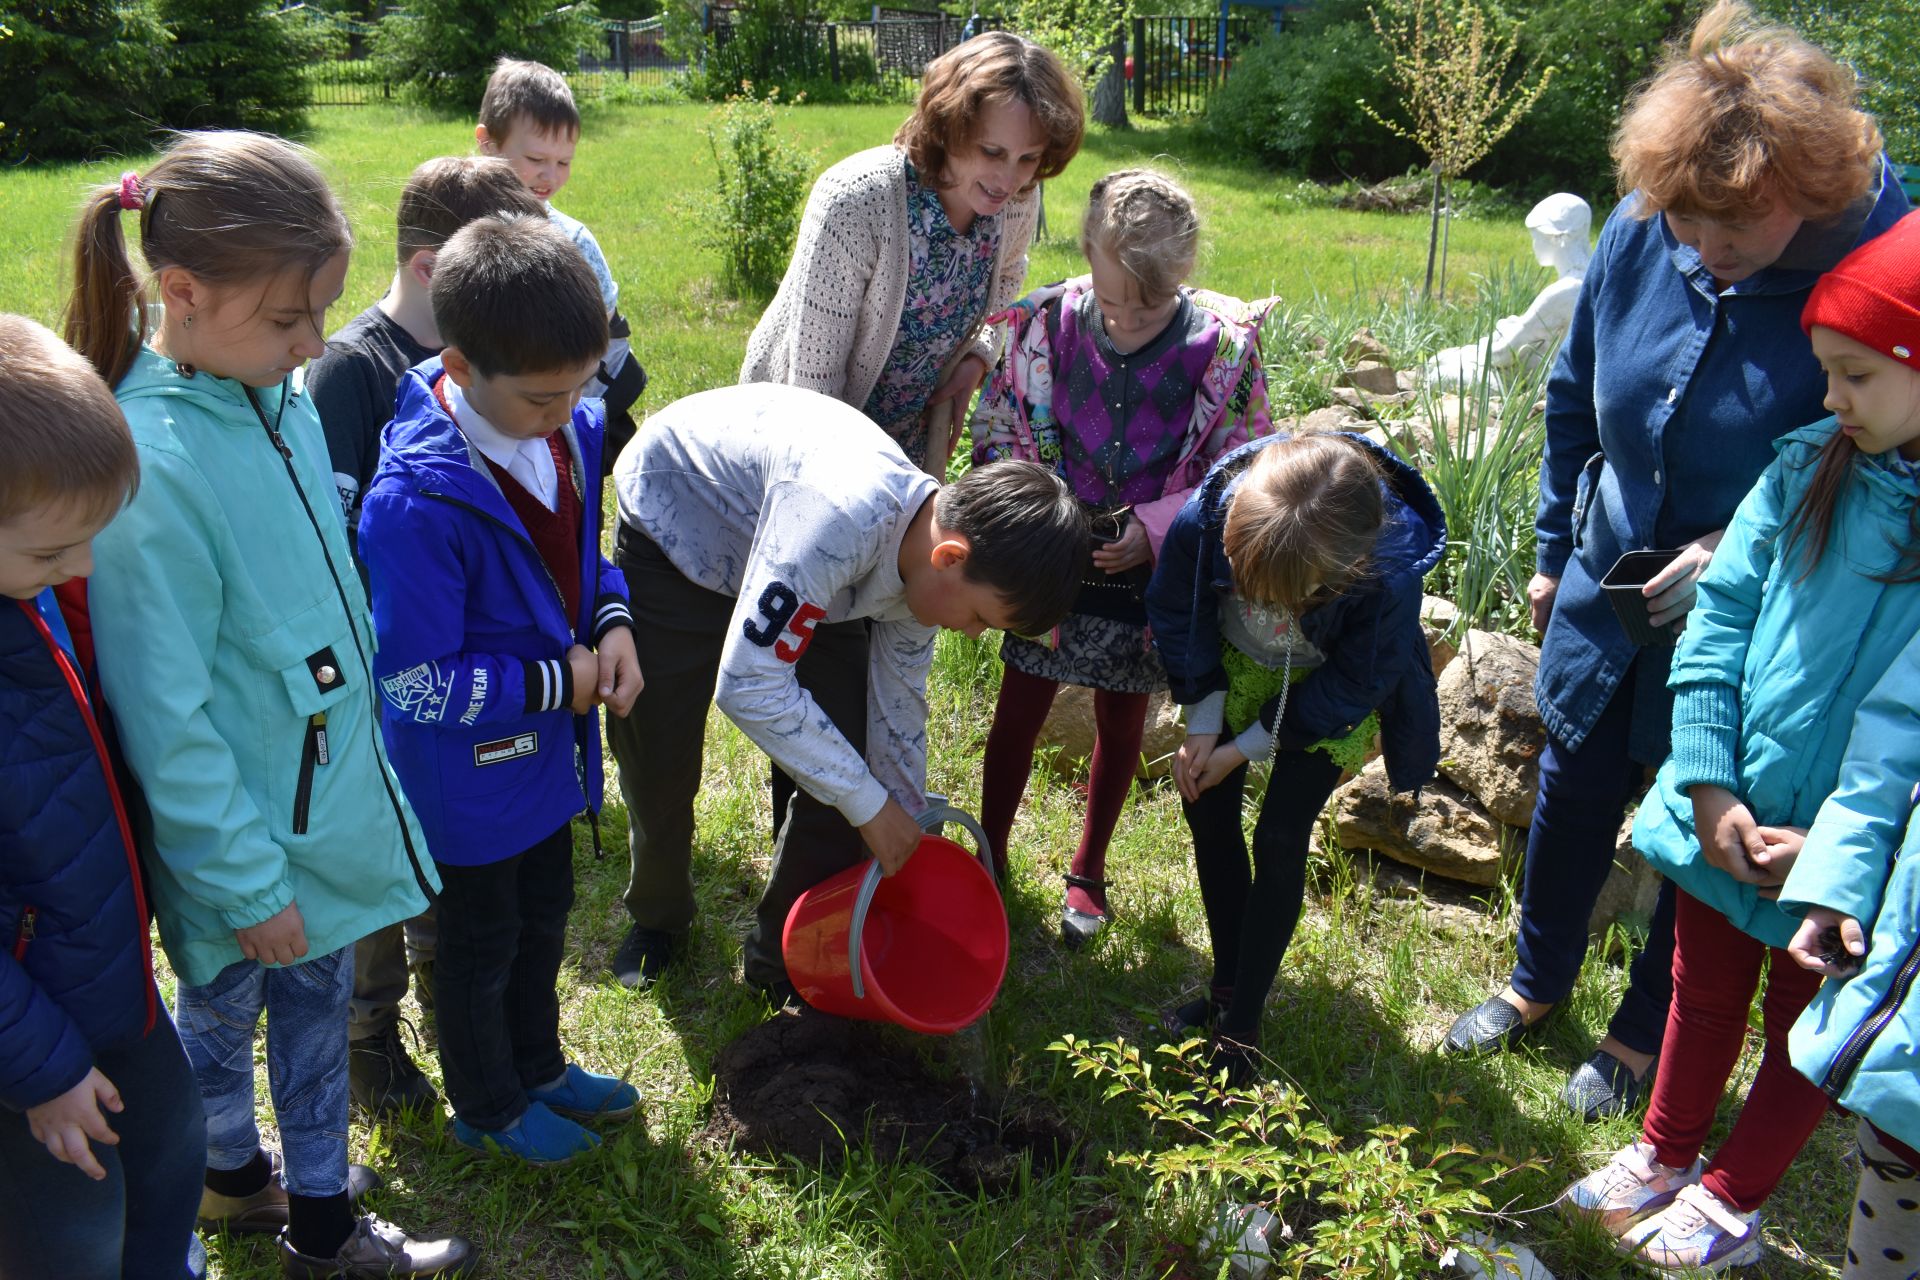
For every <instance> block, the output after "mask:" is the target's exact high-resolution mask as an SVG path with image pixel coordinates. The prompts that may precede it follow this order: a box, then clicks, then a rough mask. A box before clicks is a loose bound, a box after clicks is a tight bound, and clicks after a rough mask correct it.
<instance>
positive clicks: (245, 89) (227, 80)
mask: <svg viewBox="0 0 1920 1280" xmlns="http://www.w3.org/2000/svg"><path fill="white" fill-rule="evenodd" d="M158 6H159V13H160V20H161V21H162V22H164V23H165V24H166V26H167V29H168V31H169V32H171V33H172V36H173V44H172V46H171V47H170V48H169V50H168V52H167V56H166V71H167V79H166V85H165V98H164V101H163V102H162V104H161V114H162V117H163V119H164V120H165V122H166V123H167V124H168V125H170V126H172V127H174V128H179V129H215V128H243V129H259V130H261V131H263V132H266V133H290V132H293V131H294V130H297V129H299V128H300V127H301V125H302V124H303V123H304V122H305V117H306V109H307V102H308V98H309V90H308V87H307V80H306V74H305V66H306V64H307V62H308V60H309V58H310V55H312V54H313V52H314V50H313V49H312V48H311V47H310V46H311V43H312V41H311V37H310V32H309V30H308V28H307V26H306V25H305V24H303V23H300V22H298V21H297V20H290V19H288V18H286V17H282V16H278V15H276V14H275V12H274V6H273V5H272V4H271V3H270V0H158Z"/></svg>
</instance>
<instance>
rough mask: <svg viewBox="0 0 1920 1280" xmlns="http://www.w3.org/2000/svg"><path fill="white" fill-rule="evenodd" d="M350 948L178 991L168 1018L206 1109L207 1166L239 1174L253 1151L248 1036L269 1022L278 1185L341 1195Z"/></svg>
mask: <svg viewBox="0 0 1920 1280" xmlns="http://www.w3.org/2000/svg"><path fill="white" fill-rule="evenodd" d="M352 995H353V948H352V947H342V948H340V950H338V951H335V952H333V953H332V954H331V955H324V956H314V957H310V958H309V959H307V960H305V961H302V962H301V963H299V964H296V965H292V966H289V967H287V968H284V969H270V968H268V967H267V966H265V965H263V964H260V963H258V962H257V961H253V960H241V961H239V962H237V963H235V964H230V965H228V966H227V967H226V968H224V969H222V970H221V971H220V972H219V973H218V974H217V975H215V977H214V979H213V981H212V982H209V983H208V984H207V985H205V986H204V987H189V986H184V985H183V986H181V988H180V989H179V991H178V992H177V993H176V995H175V998H174V1018H175V1020H176V1021H177V1022H178V1023H179V1024H180V1040H181V1043H182V1044H184V1045H185V1046H186V1050H187V1060H188V1061H189V1062H191V1063H192V1064H193V1070H194V1074H195V1075H196V1076H197V1077H198V1078H199V1081H200V1098H201V1101H202V1102H203V1103H204V1104H205V1105H206V1110H207V1167H208V1168H212V1169H238V1168H240V1167H241V1166H243V1165H245V1164H246V1163H247V1162H248V1161H249V1160H251V1159H253V1155H254V1152H256V1151H258V1150H259V1149H260V1130H259V1128H258V1127H257V1126H256V1125H255V1124H254V1120H253V1036H254V1032H255V1031H256V1030H257V1029H258V1028H259V1026H260V1014H261V1012H262V1011H263V1010H264V1011H265V1012H266V1014H267V1085H268V1088H269V1089H270V1090H271V1091H272V1094H273V1115H274V1119H275V1121H276V1122H277V1123H278V1124H279V1126H280V1143H281V1154H282V1155H283V1156H284V1158H285V1161H286V1169H285V1175H284V1181H285V1183H286V1188H287V1190H288V1191H290V1192H292V1193H293V1194H294V1195H299V1196H331V1195H338V1194H339V1193H341V1192H343V1191H345V1190H346V1189H347V1001H348V1000H349V999H350V998H351V997H352Z"/></svg>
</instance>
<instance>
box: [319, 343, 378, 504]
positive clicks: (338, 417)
mask: <svg viewBox="0 0 1920 1280" xmlns="http://www.w3.org/2000/svg"><path fill="white" fill-rule="evenodd" d="M373 382H374V378H373V369H372V367H371V364H370V362H369V361H367V360H366V359H365V358H363V357H362V356H360V355H359V354H357V353H352V352H347V351H341V352H339V353H337V354H331V355H328V356H322V357H321V358H320V359H318V360H316V361H314V362H313V364H312V365H311V366H309V368H308V370H307V394H308V395H309V396H310V397H311V398H312V400H313V407H314V410H315V411H316V412H318V413H319V415H320V429H321V430H322V431H323V432H324V433H325V434H326V438H327V457H328V459H329V461H331V463H332V464H333V485H334V488H335V489H337V490H339V492H340V508H341V510H342V512H343V513H344V514H345V517H346V522H347V533H348V535H349V536H350V537H351V536H352V534H353V532H354V524H355V522H356V521H357V520H358V519H359V516H360V497H361V495H362V494H363V493H365V492H366V489H367V485H368V484H370V483H371V482H372V480H373V472H374V468H375V467H376V466H378V465H379V462H380V432H381V431H382V430H383V429H384V428H385V427H386V425H387V423H388V422H390V421H392V419H393V396H392V395H391V394H388V395H387V396H386V397H384V401H383V399H382V397H381V396H380V394H379V393H378V391H377V389H376V388H375V387H374V386H373ZM383 408H384V414H383V413H382V409H383Z"/></svg>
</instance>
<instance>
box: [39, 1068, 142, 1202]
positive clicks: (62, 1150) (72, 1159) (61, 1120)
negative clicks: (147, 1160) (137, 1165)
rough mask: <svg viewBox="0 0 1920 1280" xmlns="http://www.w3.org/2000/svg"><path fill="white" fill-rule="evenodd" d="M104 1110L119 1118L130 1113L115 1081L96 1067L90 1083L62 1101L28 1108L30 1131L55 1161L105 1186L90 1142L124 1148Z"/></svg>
mask: <svg viewBox="0 0 1920 1280" xmlns="http://www.w3.org/2000/svg"><path fill="white" fill-rule="evenodd" d="M102 1106H104V1107H106V1109H107V1110H108V1111H112V1112H115V1113H116V1114H117V1113H119V1112H120V1111H123V1110H125V1109H126V1104H125V1103H123V1102H121V1101H120V1091H119V1090H118V1089H116V1088H114V1087H113V1081H111V1080H109V1079H107V1078H106V1077H105V1076H103V1075H101V1074H100V1068H98V1067H95V1068H94V1069H93V1070H91V1071H89V1072H87V1077H86V1079H84V1080H82V1081H81V1082H80V1083H79V1084H77V1085H75V1086H73V1088H71V1089H69V1090H67V1091H66V1092H65V1093H63V1094H61V1095H60V1096H59V1097H57V1098H53V1099H51V1100H49V1101H47V1102H43V1103H41V1104H40V1105H39V1106H37V1107H28V1108H27V1127H28V1128H29V1129H31V1130H32V1131H33V1140H34V1141H35V1142H38V1143H39V1144H40V1145H42V1146H44V1147H45V1148H46V1149H47V1152H48V1154H49V1155H51V1156H52V1157H53V1158H54V1159H55V1160H58V1161H59V1162H60V1163H61V1164H70V1165H72V1166H74V1167H75V1168H76V1169H78V1170H80V1172H82V1173H84V1174H86V1175H87V1176H88V1177H89V1178H92V1179H93V1180H94V1181H95V1182H103V1181H105V1180H106V1176H107V1171H106V1170H105V1169H102V1168H101V1167H100V1162H99V1161H98V1160H96V1159H94V1158H93V1148H92V1147H90V1146H88V1145H87V1139H89V1138H91V1139H93V1140H94V1141H95V1142H98V1143H100V1144H101V1145H102V1146H108V1147H114V1146H118V1145H119V1144H120V1135H119V1134H117V1133H115V1132H114V1131H113V1128H112V1126H110V1125H109V1124H108V1123H107V1118H106V1117H105V1116H104V1115H102V1114H100V1108H101V1107H102Z"/></svg>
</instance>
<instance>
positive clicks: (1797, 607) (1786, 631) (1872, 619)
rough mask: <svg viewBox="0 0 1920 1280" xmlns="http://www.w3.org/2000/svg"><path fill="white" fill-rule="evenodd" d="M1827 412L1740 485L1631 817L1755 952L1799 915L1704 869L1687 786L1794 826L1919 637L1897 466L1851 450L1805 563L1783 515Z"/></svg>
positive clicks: (1830, 425) (1797, 493) (1782, 940)
mask: <svg viewBox="0 0 1920 1280" xmlns="http://www.w3.org/2000/svg"><path fill="white" fill-rule="evenodd" d="M1835 429H1836V428H1835V425H1834V421H1833V419H1831V418H1829V419H1827V420H1826V421H1825V422H1819V423H1815V424H1814V425H1813V426H1810V427H1804V428H1802V429H1801V430H1799V431H1796V432H1794V433H1793V434H1791V435H1789V436H1788V437H1787V438H1786V439H1784V440H1782V441H1781V442H1780V445H1779V449H1780V457H1779V459H1778V460H1777V461H1776V462H1774V464H1773V465H1772V466H1770V467H1768V468H1767V470H1766V472H1765V474H1763V475H1762V476H1761V477H1760V483H1759V484H1757V485H1755V486H1754V489H1753V492H1752V493H1750V494H1748V495H1747V499H1746V501H1745V502H1742V503H1741V504H1740V510H1739V511H1738V512H1737V513H1736V514H1735V515H1734V517H1733V523H1732V524H1730V525H1729V526H1727V536H1726V537H1725V538H1724V539H1722V540H1721V543H1720V547H1719V550H1717V551H1716V552H1715V553H1714V556H1713V563H1712V564H1711V565H1709V566H1708V567H1707V571H1706V573H1704V574H1703V575H1701V578H1700V603H1699V604H1698V605H1696V606H1695V607H1694V610H1693V612H1692V613H1691V614H1690V615H1689V616H1688V618H1687V629H1686V631H1685V632H1684V633H1682V635H1681V637H1680V644H1679V647H1678V649H1677V650H1676V651H1675V653H1674V657H1673V691H1674V708H1673V755H1672V756H1671V758H1669V759H1668V761H1667V762H1666V764H1664V765H1662V766H1661V768H1660V773H1659V776H1658V777H1657V778H1656V779H1655V780H1654V784H1653V789H1652V790H1651V791H1649V792H1648V793H1647V798H1646V800H1645V801H1643V802H1642V804H1641V806H1640V812H1639V816H1638V817H1637V818H1636V819H1635V821H1634V826H1633V843H1634V846H1635V847H1636V848H1638V849H1639V850H1640V851H1641V852H1642V853H1644V854H1645V855H1646V857H1647V861H1649V862H1651V863H1652V864H1653V865H1654V866H1655V867H1657V868H1659V869H1660V871H1662V872H1663V873H1664V874H1665V875H1667V876H1668V877H1669V878H1670V879H1672V880H1673V881H1674V882H1675V883H1676V884H1678V885H1679V886H1680V887H1681V888H1682V889H1685V890H1686V891H1687V892H1688V893H1690V894H1692V895H1693V896H1694V897H1696V898H1698V899H1699V900H1700V901H1702V902H1704V903H1706V904H1707V905H1708V906H1710V907H1712V908H1714V909H1715V910H1716V911H1719V912H1720V913H1721V914H1722V915H1724V916H1726V917H1727V919H1728V920H1730V921H1732V922H1733V923H1734V925H1736V926H1737V927H1739V928H1740V929H1743V930H1745V931H1746V932H1747V933H1749V934H1751V935H1752V936H1753V937H1755V938H1758V939H1760V941H1762V942H1765V943H1766V944H1767V945H1769V946H1774V947H1783V946H1785V945H1786V944H1787V942H1788V940H1789V939H1791V938H1792V937H1793V931H1794V929H1795V928H1796V927H1797V926H1798V923H1799V921H1798V920H1797V919H1796V918H1794V917H1793V916H1791V915H1790V914H1788V913H1787V912H1786V911H1784V910H1782V909H1781V907H1780V905H1779V903H1777V902H1773V901H1769V900H1767V899H1764V898H1762V897H1760V893H1759V890H1758V889H1757V888H1756V887H1755V886H1753V885H1750V884H1746V883H1743V882H1741V881H1738V880H1735V879H1734V878H1733V877H1732V876H1730V875H1728V874H1727V873H1726V872H1724V871H1721V870H1720V869H1719V868H1717V867H1714V866H1712V865H1710V864H1709V863H1708V862H1707V861H1706V859H1705V857H1704V856H1703V855H1702V854H1701V852H1700V842H1699V840H1698V839H1697V838H1696V836H1695V834H1694V829H1693V801H1692V798H1691V796H1690V795H1689V794H1688V790H1687V789H1688V788H1689V787H1692V786H1695V785H1697V784H1712V785H1715V786H1720V787H1725V788H1726V789H1727V790H1729V791H1731V792H1733V793H1734V794H1735V795H1737V796H1739V797H1740V799H1741V800H1742V801H1744V802H1745V803H1746V805H1747V807H1748V808H1749V809H1750V810H1752V812H1753V816H1754V819H1755V820H1756V821H1757V822H1760V823H1761V824H1763V825H1768V826H1791V827H1805V826H1807V825H1808V824H1809V823H1811V822H1812V821H1813V819H1814V815H1815V814H1816V813H1817V812H1818V811H1819V809H1820V804H1821V802H1822V801H1823V800H1825V799H1826V798H1827V796H1828V795H1829V794H1830V793H1831V792H1832V791H1833V788H1834V784H1835V782H1836V780H1837V779H1838V777H1839V773H1840V762H1841V759H1842V758H1843V756H1844V754H1845V752H1846V749H1847V739H1848V737H1849V735H1850V734H1852V732H1853V715H1854V711H1855V709H1856V708H1858V707H1859V705H1860V703H1861V700H1862V699H1863V698H1865V697H1866V696H1867V693H1868V691H1869V690H1870V689H1872V688H1873V686H1874V684H1875V683H1876V682H1878V681H1879V679H1880V677H1881V675H1882V674H1883V673H1885V672H1886V670H1887V668H1888V667H1889V666H1891V665H1892V663H1893V661H1894V659H1895V658H1896V657H1898V656H1899V654H1900V651H1901V650H1902V649H1903V648H1905V647H1906V645H1907V642H1908V641H1909V640H1911V639H1912V638H1913V637H1914V635H1915V634H1916V633H1920V583H1913V582H1905V583H1892V584H1889V583H1885V582H1878V581H1875V578H1876V577H1878V576H1881V575H1885V574H1889V573H1892V572H1894V571H1895V570H1897V569H1898V568H1899V566H1900V564H1901V550H1900V548H1901V546H1902V544H1904V543H1905V542H1906V541H1907V538H1908V518H1909V516H1910V514H1911V513H1912V511H1913V508H1914V505H1915V504H1916V503H1920V479H1916V478H1915V477H1914V475H1913V473H1912V472H1911V471H1908V470H1906V469H1904V468H1896V467H1893V466H1889V465H1888V464H1887V463H1886V462H1884V461H1882V460H1880V459H1876V458H1869V457H1864V456H1859V455H1856V458H1855V462H1854V466H1853V470H1852V474H1851V475H1850V476H1849V477H1848V481H1847V485H1846V488H1845V490H1844V491H1843V494H1842V497H1841V500H1840V506H1839V511H1838V513H1837V515H1836V516H1835V518H1834V522H1833V531H1832V536H1831V538H1830V540H1829V541H1828V543H1827V550H1826V554H1825V555H1823V556H1821V557H1820V562H1819V564H1817V565H1816V566H1814V568H1813V571H1812V572H1811V573H1808V572H1807V567H1806V563H1805V559H1804V557H1803V556H1802V555H1801V554H1800V551H1799V544H1798V543H1797V542H1795V543H1792V544H1788V545H1787V546H1785V547H1783V546H1782V545H1781V544H1782V540H1783V538H1784V535H1785V532H1786V528H1787V525H1788V523H1789V522H1790V521H1791V519H1792V517H1793V514H1794V512H1795V510H1796V509H1797V508H1798V506H1799V504H1800V501H1801V499H1802V497H1803V496H1804V495H1805V493H1806V490H1807V486H1808V484H1809V483H1811V481H1812V479H1813V474H1814V465H1815V463H1816V462H1817V461H1818V458H1819V452H1820V448H1821V446H1822V445H1823V444H1825V443H1826V441H1827V440H1828V439H1829V438H1831V436H1832V435H1833V433H1834V431H1835Z"/></svg>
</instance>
